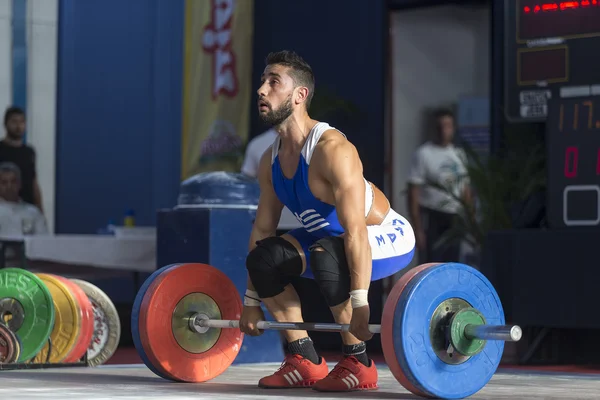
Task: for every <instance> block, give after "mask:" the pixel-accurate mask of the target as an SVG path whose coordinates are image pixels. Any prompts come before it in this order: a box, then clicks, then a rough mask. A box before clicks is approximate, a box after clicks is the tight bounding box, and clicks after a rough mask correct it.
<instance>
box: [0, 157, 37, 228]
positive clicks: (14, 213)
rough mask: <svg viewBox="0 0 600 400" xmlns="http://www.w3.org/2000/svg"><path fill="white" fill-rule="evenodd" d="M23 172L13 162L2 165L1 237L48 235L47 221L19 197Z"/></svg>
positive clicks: (35, 208) (0, 176) (0, 164)
mask: <svg viewBox="0 0 600 400" xmlns="http://www.w3.org/2000/svg"><path fill="white" fill-rule="evenodd" d="M20 190H21V171H20V170H19V167H18V166H17V165H16V164H14V163H11V162H3V163H0V235H2V236H20V235H36V234H37V235H39V234H47V233H48V227H47V225H46V219H45V218H44V215H43V214H42V213H41V211H40V210H39V209H38V208H37V207H36V206H34V205H32V204H28V203H26V202H24V201H23V200H22V199H21V198H20V197H19V192H20Z"/></svg>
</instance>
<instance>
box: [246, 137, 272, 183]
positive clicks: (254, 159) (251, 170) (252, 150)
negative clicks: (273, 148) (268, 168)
mask: <svg viewBox="0 0 600 400" xmlns="http://www.w3.org/2000/svg"><path fill="white" fill-rule="evenodd" d="M276 137H277V132H275V130H274V129H269V130H268V131H266V132H263V133H261V134H260V135H258V136H256V137H255V138H254V139H252V140H251V141H250V143H248V146H247V147H246V155H245V157H244V163H243V164H242V174H244V175H248V176H251V177H253V178H256V175H257V173H258V164H259V163H260V157H262V155H263V154H264V152H265V151H266V150H267V149H268V148H269V146H270V145H272V144H273V142H274V141H275V138H276Z"/></svg>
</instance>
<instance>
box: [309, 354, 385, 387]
mask: <svg viewBox="0 0 600 400" xmlns="http://www.w3.org/2000/svg"><path fill="white" fill-rule="evenodd" d="M313 389H314V390H318V391H320V392H350V391H354V390H371V389H377V368H376V367H375V363H374V362H373V360H371V366H370V367H366V366H364V365H363V364H361V363H360V361H358V360H357V359H356V357H353V356H349V357H344V358H343V359H342V361H340V362H339V363H338V364H337V365H336V366H335V368H334V369H333V370H332V371H331V372H330V373H329V375H327V377H326V378H325V379H322V380H320V381H319V382H317V383H316V384H315V385H314V386H313Z"/></svg>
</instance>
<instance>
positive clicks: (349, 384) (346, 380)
mask: <svg viewBox="0 0 600 400" xmlns="http://www.w3.org/2000/svg"><path fill="white" fill-rule="evenodd" d="M342 382H344V383H345V384H346V386H348V389H352V386H353V385H354V382H352V383H350V380H349V379H348V378H342Z"/></svg>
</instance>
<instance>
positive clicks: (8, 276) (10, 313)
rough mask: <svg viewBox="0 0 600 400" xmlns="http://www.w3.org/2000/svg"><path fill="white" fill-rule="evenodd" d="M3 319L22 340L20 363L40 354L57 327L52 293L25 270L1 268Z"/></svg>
mask: <svg viewBox="0 0 600 400" xmlns="http://www.w3.org/2000/svg"><path fill="white" fill-rule="evenodd" d="M0 319H1V320H2V321H4V323H5V324H6V325H8V327H9V328H10V330H11V331H13V332H15V333H16V334H17V337H18V338H19V340H20V341H21V343H22V346H21V355H20V357H19V360H18V361H19V362H20V361H26V360H29V359H31V358H33V357H34V356H35V355H36V354H37V353H39V352H40V350H41V349H42V347H43V346H44V345H45V344H46V342H47V340H48V337H49V336H50V332H51V331H52V328H53V327H54V304H53V303H52V295H51V294H50V291H49V290H48V288H47V287H46V285H45V284H44V283H43V282H42V280H41V279H40V278H38V277H37V276H35V275H34V274H32V273H31V272H29V271H26V270H24V269H19V268H6V269H1V270H0Z"/></svg>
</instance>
